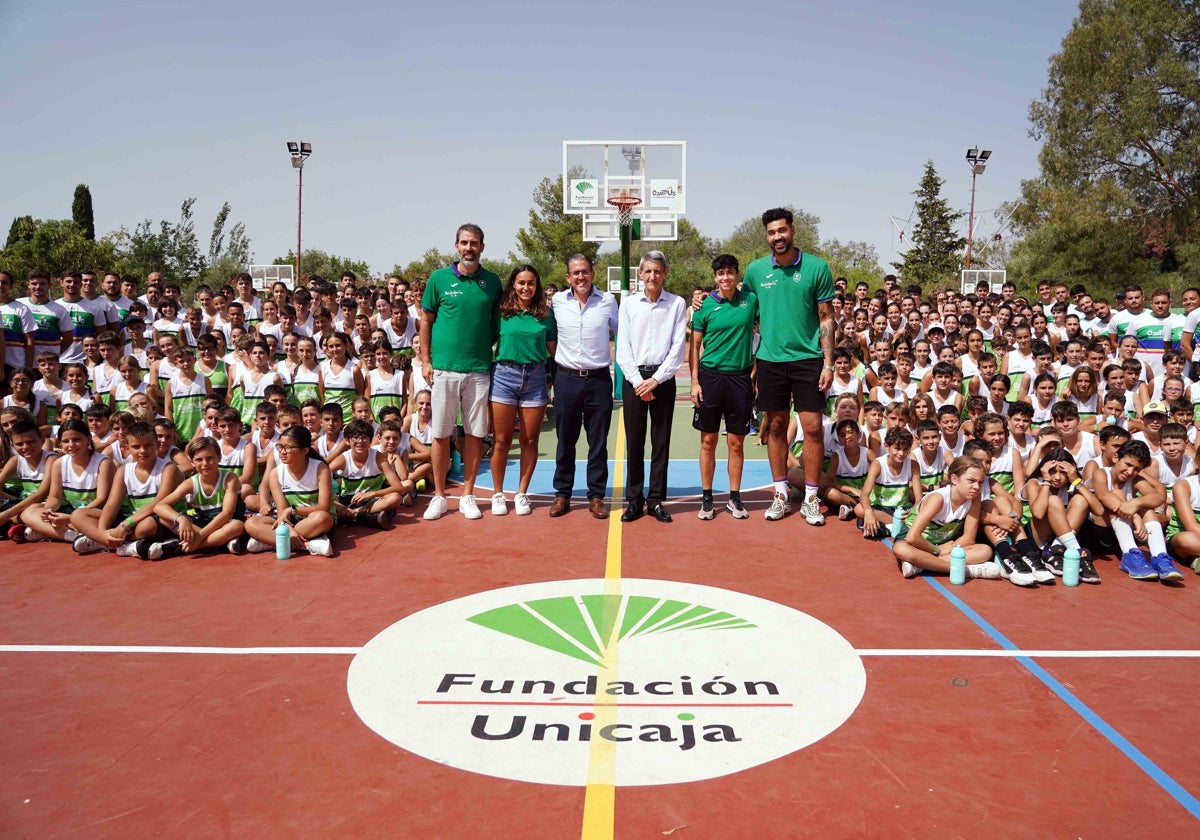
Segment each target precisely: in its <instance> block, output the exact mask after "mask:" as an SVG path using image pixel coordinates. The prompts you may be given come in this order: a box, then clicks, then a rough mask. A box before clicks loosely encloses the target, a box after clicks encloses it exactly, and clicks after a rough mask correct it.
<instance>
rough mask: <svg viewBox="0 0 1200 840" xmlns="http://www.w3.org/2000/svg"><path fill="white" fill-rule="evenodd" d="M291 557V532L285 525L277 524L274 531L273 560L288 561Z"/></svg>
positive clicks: (283, 523) (282, 523)
mask: <svg viewBox="0 0 1200 840" xmlns="http://www.w3.org/2000/svg"><path fill="white" fill-rule="evenodd" d="M291 556H292V531H291V529H290V528H288V526H287V523H285V522H281V523H279V527H278V528H276V529H275V559H276V560H288V559H290V558H291Z"/></svg>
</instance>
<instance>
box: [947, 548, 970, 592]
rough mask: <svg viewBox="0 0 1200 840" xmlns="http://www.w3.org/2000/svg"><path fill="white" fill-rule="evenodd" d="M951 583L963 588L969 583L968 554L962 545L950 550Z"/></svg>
mask: <svg viewBox="0 0 1200 840" xmlns="http://www.w3.org/2000/svg"><path fill="white" fill-rule="evenodd" d="M950 582H951V583H953V584H954V585H955V586H962V585H963V584H964V583H966V582H967V552H966V551H964V550H963V547H962V546H961V545H956V546H954V548H952V549H951V550H950Z"/></svg>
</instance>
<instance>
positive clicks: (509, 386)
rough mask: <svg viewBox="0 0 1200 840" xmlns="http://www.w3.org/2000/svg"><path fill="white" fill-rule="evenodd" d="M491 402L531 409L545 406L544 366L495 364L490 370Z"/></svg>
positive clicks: (511, 363)
mask: <svg viewBox="0 0 1200 840" xmlns="http://www.w3.org/2000/svg"><path fill="white" fill-rule="evenodd" d="M492 402H495V403H500V404H501V405H515V406H517V407H519V408H526V407H528V408H533V407H535V406H540V405H545V404H546V365H545V364H544V363H542V362H537V363H535V364H529V365H519V364H517V363H515V362H496V366H495V367H494V368H492Z"/></svg>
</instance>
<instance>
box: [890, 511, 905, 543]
mask: <svg viewBox="0 0 1200 840" xmlns="http://www.w3.org/2000/svg"><path fill="white" fill-rule="evenodd" d="M907 515H908V511H906V510H905V509H904V508H896V510H895V511H894V512H893V513H892V524H891V525H889V526H888V536H890V537H891V538H892V540H893V541H894V540H895V539H896V535H897V534H899V533H900V529H901V528H903V527H904V517H905V516H907Z"/></svg>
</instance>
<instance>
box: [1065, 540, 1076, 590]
mask: <svg viewBox="0 0 1200 840" xmlns="http://www.w3.org/2000/svg"><path fill="white" fill-rule="evenodd" d="M1078 585H1079V549H1078V548H1068V549H1067V550H1066V553H1064V554H1063V586H1078Z"/></svg>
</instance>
